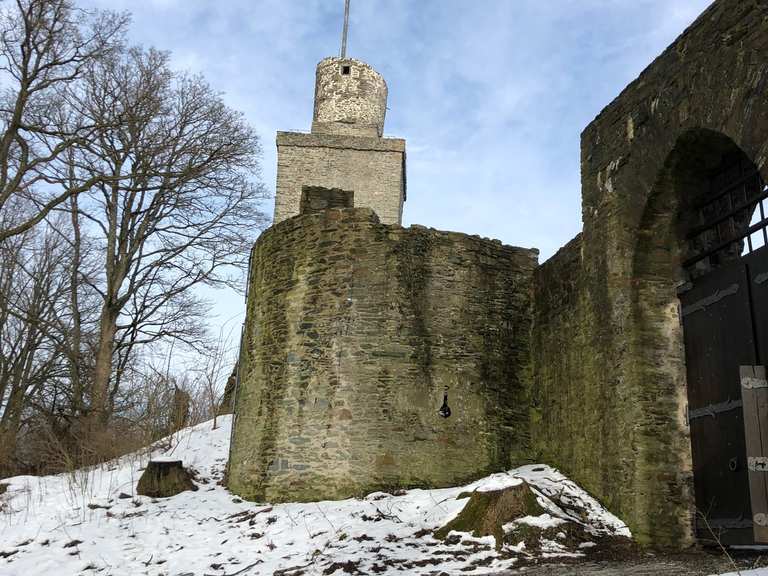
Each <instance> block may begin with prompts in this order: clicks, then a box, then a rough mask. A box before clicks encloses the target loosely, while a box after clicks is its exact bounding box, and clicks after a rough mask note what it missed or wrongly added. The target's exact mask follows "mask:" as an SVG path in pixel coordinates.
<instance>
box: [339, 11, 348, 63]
mask: <svg viewBox="0 0 768 576" xmlns="http://www.w3.org/2000/svg"><path fill="white" fill-rule="evenodd" d="M348 30H349V0H344V31H343V32H342V33H341V57H342V58H346V57H347V31H348Z"/></svg>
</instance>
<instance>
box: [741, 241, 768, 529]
mask: <svg viewBox="0 0 768 576" xmlns="http://www.w3.org/2000/svg"><path fill="white" fill-rule="evenodd" d="M744 264H745V266H746V268H747V274H748V279H749V290H750V304H751V309H752V329H753V332H754V336H755V345H756V358H757V362H758V364H757V365H755V366H742V367H741V387H742V399H743V404H744V407H743V409H744V424H745V436H746V448H747V462H748V468H749V492H750V500H751V508H752V520H753V524H754V526H753V528H754V538H755V542H756V543H760V544H768V380H767V379H766V368H765V365H766V364H768V248H766V247H764V248H761V249H759V250H757V251H755V252H753V253H751V254H749V255H748V256H746V257H745V258H744Z"/></svg>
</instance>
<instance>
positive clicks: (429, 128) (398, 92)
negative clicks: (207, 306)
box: [85, 0, 710, 320]
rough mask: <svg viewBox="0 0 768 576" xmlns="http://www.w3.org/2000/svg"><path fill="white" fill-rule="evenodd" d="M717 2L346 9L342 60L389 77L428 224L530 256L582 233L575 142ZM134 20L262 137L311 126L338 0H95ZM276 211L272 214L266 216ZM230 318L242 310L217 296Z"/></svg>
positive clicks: (403, 0) (467, 1)
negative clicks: (318, 69)
mask: <svg viewBox="0 0 768 576" xmlns="http://www.w3.org/2000/svg"><path fill="white" fill-rule="evenodd" d="M709 3H710V0H351V23H350V33H349V43H348V55H350V56H352V57H355V58H359V59H361V60H364V61H366V62H368V63H369V64H371V65H372V66H373V67H374V68H376V69H377V70H378V71H379V72H380V73H381V74H382V75H383V76H384V78H385V79H386V81H387V84H388V86H389V103H388V108H389V109H388V112H387V123H386V126H385V133H386V134H387V135H393V136H398V137H402V138H405V139H406V141H407V152H408V201H407V202H406V204H405V209H404V224H405V225H408V224H412V223H418V224H423V225H426V226H431V227H434V228H439V229H444V230H457V231H462V232H467V233H470V234H479V235H481V236H487V237H491V238H498V239H500V240H502V241H503V242H504V243H506V244H512V245H517V246H525V247H536V248H539V249H540V250H541V261H544V260H545V259H546V258H548V257H549V256H551V255H552V254H553V253H554V252H555V251H556V250H557V248H558V247H560V246H561V245H563V244H564V243H565V242H567V241H568V240H569V239H570V238H572V237H573V236H574V235H575V234H577V233H578V232H579V230H580V229H581V195H580V180H579V159H580V153H579V135H580V133H581V131H582V130H583V128H584V127H585V126H586V125H587V124H588V123H589V122H590V121H591V120H592V119H593V118H594V117H595V115H597V113H598V112H599V111H600V110H601V109H602V108H603V107H604V106H606V105H607V104H608V103H609V102H610V101H611V100H613V99H614V98H615V97H616V96H617V95H618V94H619V92H620V91H621V90H622V89H623V88H624V86H626V85H627V84H628V83H629V82H630V81H632V80H633V79H634V78H636V77H637V75H638V74H639V73H640V71H641V70H642V69H643V68H645V67H646V66H647V65H648V64H649V63H650V62H651V61H652V60H653V59H654V58H655V57H656V56H658V55H659V54H660V53H661V52H662V50H663V49H664V48H665V47H666V46H667V45H669V44H670V43H671V42H672V41H674V39H675V38H676V37H677V36H678V35H679V34H680V33H681V32H682V31H683V30H684V29H685V27H686V26H688V25H689V24H690V23H691V22H692V21H693V20H694V19H695V18H696V17H697V16H698V14H700V13H701V12H702V11H703V10H704V9H705V8H706V7H707V5H709ZM85 4H86V5H94V6H99V7H103V8H112V9H118V10H128V11H130V12H132V14H133V24H132V26H131V35H130V37H131V40H132V41H133V42H135V43H139V44H144V45H153V46H155V47H157V48H160V49H164V50H170V51H171V52H172V53H173V62H174V66H175V67H176V68H179V69H187V70H191V71H195V72H200V73H202V74H203V75H204V76H205V77H206V78H207V79H208V81H209V82H210V83H211V85H212V86H214V87H215V88H216V89H217V90H220V91H222V92H223V93H224V98H225V100H226V102H227V103H228V104H229V105H230V106H231V107H233V108H236V109H239V110H241V111H243V112H244V113H245V115H246V117H247V118H248V120H249V121H250V122H251V124H252V125H253V126H254V127H255V128H256V130H257V131H258V133H259V134H260V135H261V138H262V143H263V146H264V156H263V162H262V166H263V179H264V182H265V184H266V185H267V187H268V188H269V189H270V190H274V184H275V182H274V181H275V162H276V159H275V152H276V151H275V144H274V138H275V132H276V131H277V130H291V129H301V130H307V129H309V127H310V123H311V119H312V99H313V88H314V72H315V65H316V64H317V62H318V61H320V60H321V59H322V58H324V57H325V56H332V55H336V54H337V53H338V51H339V45H340V32H341V26H342V19H343V6H344V2H343V0H218V1H216V0H139V1H135V0H133V1H129V0H88V1H87V2H86V3H85ZM269 209H270V211H271V209H272V206H271V205H270V206H269ZM211 296H212V297H214V298H215V299H216V301H217V304H216V307H215V308H216V310H217V311H218V313H219V314H220V316H221V319H222V320H226V318H228V317H229V316H231V315H233V314H234V315H237V314H238V311H239V310H241V305H242V301H241V299H240V298H238V297H233V296H232V295H231V294H224V293H221V292H214V293H212V294H211Z"/></svg>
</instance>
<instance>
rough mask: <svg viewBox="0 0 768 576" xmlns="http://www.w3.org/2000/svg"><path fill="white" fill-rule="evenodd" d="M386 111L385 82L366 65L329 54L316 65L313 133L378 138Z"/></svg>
mask: <svg viewBox="0 0 768 576" xmlns="http://www.w3.org/2000/svg"><path fill="white" fill-rule="evenodd" d="M386 112H387V83H386V82H385V81H384V78H383V77H382V76H381V74H379V73H378V72H376V70H374V69H373V68H371V67H370V66H369V65H368V64H366V63H365V62H362V61H360V60H355V59H354V58H338V57H332V58H325V59H324V60H321V61H320V63H319V64H318V65H317V72H316V75H315V110H314V115H313V117H312V133H313V134H337V135H347V136H374V137H379V138H381V136H382V134H383V133H384V116H385V115H386Z"/></svg>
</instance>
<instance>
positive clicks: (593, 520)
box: [0, 416, 768, 576]
mask: <svg viewBox="0 0 768 576" xmlns="http://www.w3.org/2000/svg"><path fill="white" fill-rule="evenodd" d="M230 424H231V418H230V417H228V416H227V417H222V418H219V427H218V428H217V429H216V430H212V425H211V423H210V422H206V423H204V424H200V425H198V426H195V427H192V428H188V429H186V430H183V431H181V432H179V433H178V434H176V435H175V436H174V437H173V438H172V442H171V447H170V448H168V447H167V446H166V447H165V448H164V449H163V448H156V449H155V450H154V451H153V452H152V453H151V455H152V456H154V457H159V456H165V457H174V458H178V459H181V460H183V462H184V465H185V466H187V467H191V468H193V469H194V471H195V472H196V474H197V477H196V480H197V483H198V485H199V490H198V491H196V492H184V493H181V494H179V495H177V496H174V497H173V498H166V499H156V500H154V499H151V498H148V497H144V496H136V495H135V489H136V483H137V482H138V479H139V477H140V475H141V470H142V469H143V467H144V465H146V462H147V461H148V459H149V457H150V453H149V451H145V452H143V453H137V454H132V455H129V456H126V457H123V458H121V459H119V460H117V461H114V462H111V463H108V464H105V465H103V466H100V467H96V468H91V469H87V470H81V471H77V472H75V473H71V474H61V475H58V476H47V477H31V476H19V477H15V478H9V479H6V480H3V481H2V482H0V483H3V484H7V485H8V487H7V491H6V493H5V494H4V495H2V496H0V574H3V575H7V576H15V575H19V576H21V575H24V576H33V575H43V574H46V575H48V574H55V575H69V574H87V575H88V574H104V575H106V574H110V575H137V574H146V575H157V576H160V575H167V576H182V575H183V576H192V575H195V576H202V575H211V576H224V575H228V576H232V575H234V574H250V575H257V574H258V575H267V574H277V575H283V576H299V575H305V576H309V575H315V574H318V575H319V574H323V575H327V574H338V575H339V576H342V575H344V574H356V573H360V574H382V575H387V574H440V573H447V574H483V573H489V572H495V571H499V570H502V569H507V568H510V567H514V566H515V564H516V563H519V562H520V561H522V560H526V559H530V557H531V555H540V556H542V557H547V558H557V557H563V558H569V557H574V556H579V555H581V554H585V553H588V552H589V551H590V550H591V549H593V548H594V547H593V546H590V545H589V543H587V544H586V545H585V544H584V543H583V542H582V543H580V544H575V545H573V546H571V547H570V548H569V547H568V546H567V545H566V543H565V541H564V540H563V541H559V539H564V538H565V534H564V533H563V532H558V533H557V534H556V535H554V536H552V539H551V540H543V541H542V543H541V544H542V545H541V549H540V550H535V551H534V550H531V549H528V548H527V547H526V545H525V542H520V543H518V544H507V545H505V546H504V547H502V549H501V550H497V549H496V546H495V544H496V543H495V540H494V538H493V537H492V536H489V537H485V538H473V537H472V536H470V535H468V534H458V533H452V534H450V535H449V536H448V538H446V539H445V541H441V540H437V539H435V538H433V537H432V534H431V533H432V531H433V530H434V529H436V528H439V527H441V526H443V525H445V524H446V523H447V522H448V521H449V520H451V519H452V518H454V517H455V516H456V515H457V514H458V513H459V512H460V511H461V509H462V508H463V507H464V505H465V504H466V503H467V502H468V499H467V498H462V499H457V496H458V495H459V494H460V493H462V492H469V491H473V490H481V491H486V490H498V489H500V488H504V487H508V486H512V485H516V484H519V483H520V481H521V480H525V481H526V482H528V483H529V485H530V486H531V487H532V488H533V489H534V492H535V493H536V495H537V498H538V500H539V503H540V504H541V505H542V507H543V508H544V509H545V510H546V514H543V515H542V516H538V517H531V516H528V517H525V518H522V519H520V520H519V521H517V522H519V523H521V524H526V525H528V526H534V527H538V528H541V529H547V528H553V529H554V532H557V530H558V529H559V528H560V527H562V526H564V525H568V524H578V525H579V526H580V527H582V528H583V529H584V530H585V533H586V534H587V535H588V536H589V537H590V538H591V537H594V539H595V540H599V539H600V538H602V537H606V536H612V535H618V536H629V535H630V534H629V530H628V529H627V528H626V526H625V525H624V524H623V523H622V522H621V521H620V520H619V519H618V518H616V517H615V516H613V515H611V514H610V513H609V512H607V511H606V510H605V509H603V508H602V507H601V506H600V504H599V503H598V502H596V501H595V500H594V499H592V498H591V497H590V496H589V495H587V494H586V493H585V492H584V491H583V490H581V489H580V488H579V487H578V486H576V485H575V484H574V483H573V482H571V481H570V480H568V479H567V478H565V477H564V476H563V475H562V474H560V473H559V472H557V471H556V470H554V469H552V468H550V467H548V466H543V465H541V466H524V467H521V468H517V469H514V470H511V471H509V472H507V473H501V474H493V475H491V476H489V477H487V478H484V479H482V480H478V481H477V482H473V483H472V484H469V485H466V486H460V487H456V488H445V489H439V490H410V491H407V492H402V493H401V494H399V495H391V494H386V493H383V492H377V493H374V494H370V495H368V496H366V497H365V498H363V499H349V500H343V501H337V502H315V503H308V504H276V505H270V504H257V503H252V502H244V501H241V500H240V499H239V498H237V497H235V496H234V495H232V494H231V493H230V492H228V491H227V490H226V489H225V488H224V487H222V486H220V485H219V481H220V480H221V479H222V476H223V473H224V468H225V464H226V459H227V448H228V445H229V434H230ZM513 524H514V523H513ZM508 526H509V525H506V526H505V530H506V529H507V527H508ZM756 576H757V575H756ZM762 576H768V574H762Z"/></svg>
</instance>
